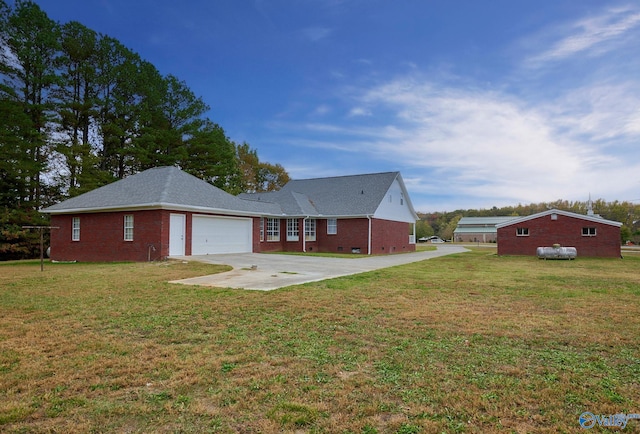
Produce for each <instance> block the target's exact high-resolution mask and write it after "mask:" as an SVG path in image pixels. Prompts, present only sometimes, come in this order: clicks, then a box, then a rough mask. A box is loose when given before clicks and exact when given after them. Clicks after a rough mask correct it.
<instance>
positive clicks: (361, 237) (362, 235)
mask: <svg viewBox="0 0 640 434" xmlns="http://www.w3.org/2000/svg"><path fill="white" fill-rule="evenodd" d="M337 225H338V233H337V234H335V235H327V220H326V219H319V220H318V221H317V222H316V240H317V241H316V243H317V249H318V251H319V252H328V253H351V249H353V248H359V249H360V253H363V254H366V253H368V252H367V249H368V247H369V242H368V237H369V221H368V220H367V219H366V218H365V219H338V220H337Z"/></svg>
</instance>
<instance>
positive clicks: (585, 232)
mask: <svg viewBox="0 0 640 434" xmlns="http://www.w3.org/2000/svg"><path fill="white" fill-rule="evenodd" d="M582 236H583V237H595V236H596V228H582Z"/></svg>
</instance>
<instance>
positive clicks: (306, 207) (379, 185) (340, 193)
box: [239, 172, 400, 216]
mask: <svg viewBox="0 0 640 434" xmlns="http://www.w3.org/2000/svg"><path fill="white" fill-rule="evenodd" d="M399 175H400V173H399V172H384V173H370V174H364V175H350V176H336V177H329V178H313V179H300V180H292V181H289V183H287V185H285V186H284V187H283V188H282V189H281V190H279V191H276V192H268V193H252V194H242V195H240V196H239V197H242V198H246V199H251V200H255V201H268V202H275V203H278V204H280V206H281V207H282V210H283V211H284V212H285V213H286V214H288V215H301V216H302V215H305V216H320V215H322V216H366V215H373V214H374V213H375V212H376V210H377V209H378V206H379V205H380V203H381V202H382V200H383V199H384V196H385V194H386V193H387V191H388V190H389V187H390V186H391V185H392V184H393V182H394V181H395V180H396V178H397V177H398V176H399Z"/></svg>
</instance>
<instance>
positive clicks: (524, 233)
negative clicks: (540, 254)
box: [516, 228, 529, 237]
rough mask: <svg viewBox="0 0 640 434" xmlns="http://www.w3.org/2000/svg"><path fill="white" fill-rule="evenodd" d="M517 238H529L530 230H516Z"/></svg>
mask: <svg viewBox="0 0 640 434" xmlns="http://www.w3.org/2000/svg"><path fill="white" fill-rule="evenodd" d="M516 236H518V237H528V236H529V228H516Z"/></svg>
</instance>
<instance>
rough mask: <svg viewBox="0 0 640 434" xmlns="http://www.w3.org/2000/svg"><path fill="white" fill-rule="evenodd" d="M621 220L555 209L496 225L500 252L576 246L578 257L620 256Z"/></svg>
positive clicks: (530, 253) (527, 251)
mask: <svg viewBox="0 0 640 434" xmlns="http://www.w3.org/2000/svg"><path fill="white" fill-rule="evenodd" d="M621 226H622V223H619V222H615V221H611V220H605V219H603V218H602V217H600V216H598V215H595V214H593V213H592V212H590V213H589V215H582V214H576V213H572V212H568V211H561V210H557V209H552V210H548V211H544V212H540V213H537V214H533V215H530V216H527V217H519V218H515V219H512V220H509V221H507V222H504V223H500V224H498V225H496V228H497V235H498V236H497V239H498V255H532V256H535V255H536V249H537V248H538V247H551V246H553V245H554V244H560V245H561V246H563V247H575V248H576V250H577V251H578V256H579V257H580V256H593V257H608V258H619V257H621V250H620V227H621Z"/></svg>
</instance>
